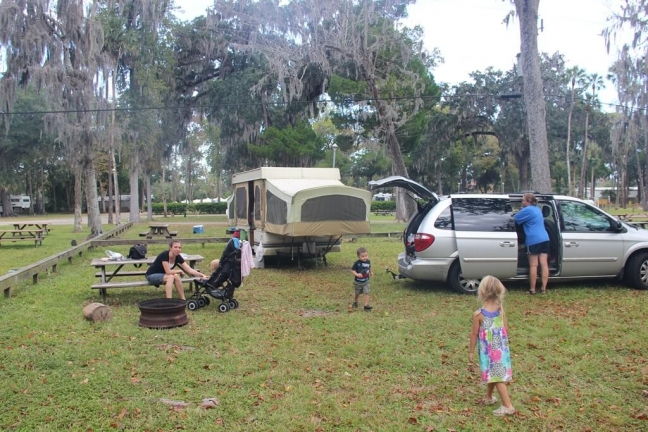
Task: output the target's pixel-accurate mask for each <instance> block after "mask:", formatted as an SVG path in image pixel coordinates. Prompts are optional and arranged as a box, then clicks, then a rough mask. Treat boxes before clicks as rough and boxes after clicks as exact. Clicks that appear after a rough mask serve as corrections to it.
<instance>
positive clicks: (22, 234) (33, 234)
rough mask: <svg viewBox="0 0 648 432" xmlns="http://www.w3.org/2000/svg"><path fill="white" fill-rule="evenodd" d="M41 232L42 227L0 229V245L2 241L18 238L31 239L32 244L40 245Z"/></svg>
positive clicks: (12, 240)
mask: <svg viewBox="0 0 648 432" xmlns="http://www.w3.org/2000/svg"><path fill="white" fill-rule="evenodd" d="M43 232H44V230H42V229H21V230H0V245H1V244H2V242H3V241H5V242H7V241H11V242H15V241H19V240H30V241H33V242H34V246H37V245H42V244H43V237H44V234H43Z"/></svg>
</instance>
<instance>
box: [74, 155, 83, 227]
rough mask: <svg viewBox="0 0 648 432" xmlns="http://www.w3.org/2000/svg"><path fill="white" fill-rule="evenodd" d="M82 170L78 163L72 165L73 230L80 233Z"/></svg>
mask: <svg viewBox="0 0 648 432" xmlns="http://www.w3.org/2000/svg"><path fill="white" fill-rule="evenodd" d="M82 179H83V168H82V167H81V164H80V163H77V164H75V165H74V229H73V232H81V223H82V214H81V213H82V205H83V182H82Z"/></svg>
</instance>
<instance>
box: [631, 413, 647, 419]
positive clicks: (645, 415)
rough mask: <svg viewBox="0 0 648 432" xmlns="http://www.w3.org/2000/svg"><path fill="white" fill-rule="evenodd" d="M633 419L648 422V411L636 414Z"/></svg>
mask: <svg viewBox="0 0 648 432" xmlns="http://www.w3.org/2000/svg"><path fill="white" fill-rule="evenodd" d="M632 418H636V419H637V420H648V411H639V412H637V413H634V414H633V415H632Z"/></svg>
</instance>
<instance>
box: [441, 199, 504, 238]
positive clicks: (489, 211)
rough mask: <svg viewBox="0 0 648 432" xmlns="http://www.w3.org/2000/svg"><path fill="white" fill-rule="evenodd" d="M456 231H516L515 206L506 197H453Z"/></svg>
mask: <svg viewBox="0 0 648 432" xmlns="http://www.w3.org/2000/svg"><path fill="white" fill-rule="evenodd" d="M452 213H453V216H454V223H455V230H456V231H515V221H514V220H513V208H512V206H511V203H510V201H509V200H508V199H504V198H455V197H453V198H452Z"/></svg>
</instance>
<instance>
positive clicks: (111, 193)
mask: <svg viewBox="0 0 648 432" xmlns="http://www.w3.org/2000/svg"><path fill="white" fill-rule="evenodd" d="M112 170H113V166H112V160H111V159H110V157H109V158H108V223H109V224H111V225H112V224H113V211H114V210H115V200H114V195H115V192H114V191H113V180H112Z"/></svg>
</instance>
